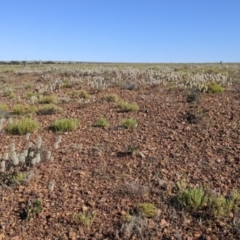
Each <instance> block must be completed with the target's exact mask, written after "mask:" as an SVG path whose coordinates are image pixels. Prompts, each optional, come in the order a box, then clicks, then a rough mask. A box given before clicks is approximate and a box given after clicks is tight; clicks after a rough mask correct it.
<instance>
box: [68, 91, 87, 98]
mask: <svg viewBox="0 0 240 240" xmlns="http://www.w3.org/2000/svg"><path fill="white" fill-rule="evenodd" d="M71 96H72V97H73V98H78V97H79V98H84V99H88V98H90V97H91V96H90V94H88V92H87V91H86V90H84V89H80V90H74V91H72V92H71Z"/></svg>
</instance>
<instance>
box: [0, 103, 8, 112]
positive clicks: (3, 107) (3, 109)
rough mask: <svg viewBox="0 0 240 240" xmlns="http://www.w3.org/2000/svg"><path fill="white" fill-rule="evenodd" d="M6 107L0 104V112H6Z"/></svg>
mask: <svg viewBox="0 0 240 240" xmlns="http://www.w3.org/2000/svg"><path fill="white" fill-rule="evenodd" d="M7 109H8V107H7V105H6V104H0V110H2V111H7Z"/></svg>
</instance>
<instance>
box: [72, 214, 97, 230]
mask: <svg viewBox="0 0 240 240" xmlns="http://www.w3.org/2000/svg"><path fill="white" fill-rule="evenodd" d="M95 218H96V212H93V213H92V214H90V213H87V212H84V211H83V212H80V213H74V214H73V221H74V222H75V223H77V224H82V225H84V226H87V227H90V226H91V225H92V224H93V222H94V220H95Z"/></svg>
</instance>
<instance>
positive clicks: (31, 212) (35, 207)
mask: <svg viewBox="0 0 240 240" xmlns="http://www.w3.org/2000/svg"><path fill="white" fill-rule="evenodd" d="M41 211H42V202H41V200H39V199H36V200H33V201H29V202H28V204H27V208H26V219H27V220H30V219H31V218H35V217H37V216H38V214H39V213H40V212H41Z"/></svg>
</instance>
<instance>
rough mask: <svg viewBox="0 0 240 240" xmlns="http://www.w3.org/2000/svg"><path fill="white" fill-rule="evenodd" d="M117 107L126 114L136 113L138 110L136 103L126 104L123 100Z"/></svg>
mask: <svg viewBox="0 0 240 240" xmlns="http://www.w3.org/2000/svg"><path fill="white" fill-rule="evenodd" d="M117 107H118V108H120V109H121V110H123V111H126V112H130V111H137V110H138V109H139V106H138V105H137V104H136V103H128V102H125V101H123V100H121V101H119V102H118V103H117Z"/></svg>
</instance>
